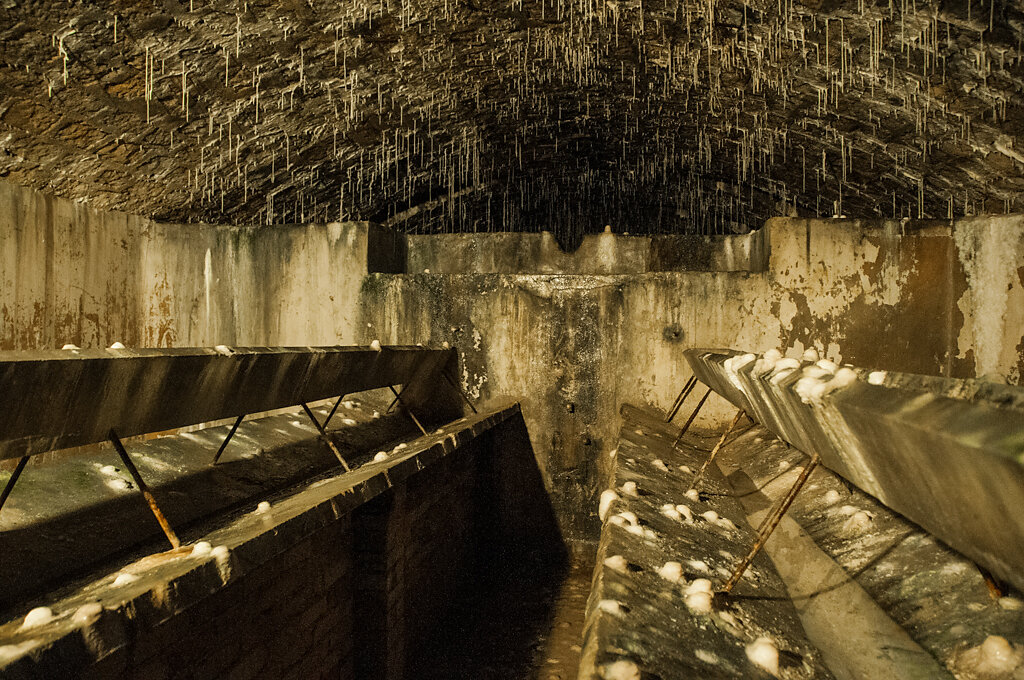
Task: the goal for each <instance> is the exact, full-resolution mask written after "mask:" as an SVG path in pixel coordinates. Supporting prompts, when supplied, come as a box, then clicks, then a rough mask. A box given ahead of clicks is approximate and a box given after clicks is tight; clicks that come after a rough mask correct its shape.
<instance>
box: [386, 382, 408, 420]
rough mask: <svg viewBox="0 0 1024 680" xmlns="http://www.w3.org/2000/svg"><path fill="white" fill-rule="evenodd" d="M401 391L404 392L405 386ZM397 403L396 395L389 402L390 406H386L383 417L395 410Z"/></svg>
mask: <svg viewBox="0 0 1024 680" xmlns="http://www.w3.org/2000/svg"><path fill="white" fill-rule="evenodd" d="M391 391H392V392H394V391H395V390H394V389H392V390H391ZM402 391H403V392H404V391H405V386H403V387H402ZM397 403H398V395H397V394H396V395H395V398H394V399H392V400H391V403H390V404H388V408H387V410H386V411H384V413H385V415H386V414H388V413H391V410H392V409H394V408H395V404H397Z"/></svg>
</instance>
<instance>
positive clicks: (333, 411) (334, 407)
mask: <svg viewBox="0 0 1024 680" xmlns="http://www.w3.org/2000/svg"><path fill="white" fill-rule="evenodd" d="M346 396H347V395H344V394H343V395H341V396H340V397H338V401H336V402H334V406H332V407H331V412H330V413H328V414H327V417H326V418H325V419H324V429H325V430H326V429H327V424H328V423H330V422H331V418H333V417H334V413H335V411H337V410H338V407H339V406H341V402H342V400H343V399H344V398H345V397H346Z"/></svg>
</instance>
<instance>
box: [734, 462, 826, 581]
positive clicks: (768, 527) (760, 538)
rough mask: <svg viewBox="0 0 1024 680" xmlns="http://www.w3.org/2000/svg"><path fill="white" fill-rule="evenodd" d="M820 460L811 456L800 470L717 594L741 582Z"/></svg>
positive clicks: (762, 523)
mask: <svg viewBox="0 0 1024 680" xmlns="http://www.w3.org/2000/svg"><path fill="white" fill-rule="evenodd" d="M820 461H821V458H820V457H819V456H818V454H817V453H815V454H814V455H813V456H811V460H810V461H808V462H807V464H806V465H804V469H803V470H802V471H801V472H800V477H798V478H797V480H796V483H795V484H793V487H792V488H791V489H790V490H789V493H787V494H786V497H785V498H783V499H782V502H781V503H779V505H778V506H777V508H776V509H775V510H773V511H772V512H770V513H769V514H768V516H767V517H765V521H762V522H761V527H760V528H758V531H757V534H758V535H757V540H756V541H755V542H754V546H753V547H752V548H751V549H750V552H749V553H747V556H746V557H744V558H743V561H742V562H740V564H739V566H737V567H736V569H735V571H733V573H732V576H730V577H729V580H728V581H727V582H726V584H725V585H724V586H723V587H722V590H721V591H719V593H716V594H726V595H728V594H729V593H730V592H732V589H733V588H735V587H736V584H737V583H739V581H740V579H741V578H743V572H745V571H746V570H747V567H749V566H750V563H751V562H753V561H754V558H755V557H757V553H759V552H761V548H763V547H764V544H765V543H766V542H767V541H768V538H769V537H770V536H771V535H772V533H773V532H774V531H775V528H776V527H777V526H779V522H781V521H782V517H783V515H785V514H786V511H787V510H789V506H791V505H792V504H793V501H794V500H796V496H797V494H798V493H800V489H802V488H803V487H804V484H806V483H807V479H808V478H809V477H810V476H811V473H812V472H813V471H814V468H816V467H817V466H818V463H819V462H820ZM769 520H770V521H769Z"/></svg>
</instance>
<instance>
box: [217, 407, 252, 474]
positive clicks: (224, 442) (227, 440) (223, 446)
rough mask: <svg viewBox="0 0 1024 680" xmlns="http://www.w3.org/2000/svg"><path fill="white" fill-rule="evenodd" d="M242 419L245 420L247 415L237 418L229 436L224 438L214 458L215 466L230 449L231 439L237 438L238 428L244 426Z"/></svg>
mask: <svg viewBox="0 0 1024 680" xmlns="http://www.w3.org/2000/svg"><path fill="white" fill-rule="evenodd" d="M242 418H245V414H244V413H243V414H242V415H240V416H238V417H237V418H235V422H234V424H233V425H232V426H231V429H230V430H229V431H228V436H227V437H224V441H223V442H221V444H220V448H219V449H217V453H216V455H214V457H213V464H214V465H216V464H217V461H218V460H220V457H221V454H223V453H224V449H226V448H227V447H228V442H229V441H231V438H232V437H234V436H235V430H237V429H238V426H239V425H241V424H242Z"/></svg>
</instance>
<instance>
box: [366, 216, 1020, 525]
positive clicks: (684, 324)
mask: <svg viewBox="0 0 1024 680" xmlns="http://www.w3.org/2000/svg"><path fill="white" fill-rule="evenodd" d="M766 232H767V235H768V238H769V241H770V244H771V261H770V264H771V268H770V270H769V271H766V272H686V273H660V274H636V275H620V276H560V275H547V274H532V275H523V274H518V275H515V274H463V275H435V274H433V273H431V274H429V275H427V274H411V275H399V276H395V275H371V276H369V277H368V278H367V280H366V283H365V285H364V287H363V299H364V301H365V304H364V305H363V307H362V309H363V311H364V314H365V318H366V321H367V323H369V324H371V325H372V326H373V329H372V334H373V335H374V336H375V337H377V336H379V337H380V338H382V341H384V342H391V343H412V342H423V343H425V344H431V343H440V342H442V341H446V342H449V343H451V344H452V345H453V346H455V347H456V348H457V349H458V350H459V354H460V360H461V364H462V379H463V387H464V388H465V389H466V390H467V391H468V392H469V394H470V395H471V396H472V397H473V398H475V399H481V400H483V401H487V400H490V399H496V398H499V397H502V396H506V395H514V396H515V397H516V398H518V399H520V400H521V401H522V404H523V411H524V413H525V415H526V418H527V422H528V423H529V425H530V433H531V437H532V438H533V445H534V450H535V452H536V453H537V455H538V457H539V459H540V464H541V466H542V469H543V470H544V473H545V478H546V480H547V483H548V484H549V488H550V491H551V493H552V497H553V498H554V499H555V503H556V505H557V507H558V508H559V511H560V513H561V516H562V518H563V529H564V530H565V531H566V532H567V533H568V534H570V535H576V536H588V535H593V532H594V531H595V530H596V524H595V518H594V517H593V508H594V507H596V506H595V505H594V503H593V499H594V498H595V496H596V494H597V493H598V492H599V491H600V489H601V488H603V486H604V484H605V483H606V482H605V480H606V479H607V476H606V469H605V468H606V463H607V456H606V455H605V454H606V453H607V452H608V451H609V450H610V449H611V448H612V447H613V446H614V444H613V440H614V434H615V431H616V428H617V423H618V416H617V409H618V406H619V405H620V404H621V403H623V402H631V403H646V404H653V405H657V406H660V407H662V408H667V407H668V406H669V405H670V404H671V403H672V400H673V398H674V397H675V394H676V393H677V392H678V390H679V389H680V387H681V386H682V385H683V383H684V381H685V379H686V377H687V376H688V374H689V371H688V369H686V368H685V367H684V362H683V359H682V355H681V350H682V349H684V348H686V347H695V346H696V347H737V348H743V349H749V350H752V351H753V350H759V351H763V350H766V349H769V348H772V347H779V348H781V349H782V350H783V351H784V352H785V353H787V354H789V355H791V356H800V355H801V354H802V353H803V351H804V350H805V349H806V348H809V347H814V348H816V349H818V350H819V352H820V354H821V355H822V356H823V357H828V358H830V359H833V360H835V361H837V362H855V363H857V364H858V365H860V366H866V367H873V368H882V369H888V370H901V371H906V372H916V373H925V374H933V375H949V376H953V377H970V376H974V375H980V374H988V375H990V376H991V377H993V378H996V379H999V380H1005V381H1007V382H1010V383H1019V382H1020V380H1021V377H1022V367H1024V217H1020V216H1007V217H993V218H986V219H981V218H976V219H970V220H961V221H958V222H956V223H955V224H950V223H949V222H938V223H936V222H926V223H909V224H903V223H900V222H881V221H878V222H861V221H857V220H803V219H790V218H786V219H776V220H771V221H770V222H769V223H768V225H766ZM415 249H416V246H415V245H412V246H411V247H410V252H412V251H414V250H415ZM451 252H452V253H453V257H454V254H457V252H458V251H457V250H452V251H451ZM362 325H365V324H361V326H362ZM692 400H693V401H696V397H693V398H692ZM684 415H685V408H684ZM728 415H731V409H730V407H729V406H727V405H726V404H725V403H724V402H723V401H721V400H718V399H717V398H712V400H711V401H710V402H709V404H708V407H707V408H705V411H704V416H706V417H702V418H701V419H700V420H699V421H698V425H700V426H704V427H714V426H718V425H720V424H721V422H722V420H723V419H724V418H725V417H726V416H728Z"/></svg>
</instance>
